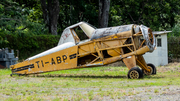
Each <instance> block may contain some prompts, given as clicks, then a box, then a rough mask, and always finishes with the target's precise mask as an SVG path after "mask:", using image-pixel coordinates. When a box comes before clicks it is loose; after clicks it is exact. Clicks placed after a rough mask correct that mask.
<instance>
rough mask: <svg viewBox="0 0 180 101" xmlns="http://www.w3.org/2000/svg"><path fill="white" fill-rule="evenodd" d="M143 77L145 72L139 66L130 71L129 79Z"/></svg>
mask: <svg viewBox="0 0 180 101" xmlns="http://www.w3.org/2000/svg"><path fill="white" fill-rule="evenodd" d="M142 77H143V72H142V70H141V69H139V67H133V68H131V69H130V70H129V71H128V78H129V79H140V78H142Z"/></svg>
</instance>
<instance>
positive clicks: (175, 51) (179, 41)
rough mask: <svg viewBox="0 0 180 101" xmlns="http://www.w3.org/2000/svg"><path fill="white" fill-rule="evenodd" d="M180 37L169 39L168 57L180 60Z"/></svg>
mask: <svg viewBox="0 0 180 101" xmlns="http://www.w3.org/2000/svg"><path fill="white" fill-rule="evenodd" d="M179 53H180V37H175V36H170V37H168V55H169V57H170V58H180V55H179Z"/></svg>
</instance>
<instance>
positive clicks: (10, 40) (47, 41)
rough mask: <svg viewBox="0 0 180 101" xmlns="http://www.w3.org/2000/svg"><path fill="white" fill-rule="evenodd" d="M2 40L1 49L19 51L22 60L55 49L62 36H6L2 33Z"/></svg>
mask: <svg viewBox="0 0 180 101" xmlns="http://www.w3.org/2000/svg"><path fill="white" fill-rule="evenodd" d="M0 36H1V38H2V39H6V41H1V42H0V48H6V47H8V48H9V49H14V50H19V53H20V54H19V58H20V60H22V59H26V58H28V57H30V56H33V55H35V54H38V53H40V52H42V51H45V50H47V49H50V48H52V47H55V46H56V45H57V43H58V41H59V38H60V36H53V35H29V34H24V33H22V34H11V35H10V34H4V33H0Z"/></svg>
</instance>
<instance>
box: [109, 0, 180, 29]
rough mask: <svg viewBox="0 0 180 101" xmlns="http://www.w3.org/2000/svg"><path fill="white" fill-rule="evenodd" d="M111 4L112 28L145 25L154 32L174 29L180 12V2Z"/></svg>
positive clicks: (124, 1)
mask: <svg viewBox="0 0 180 101" xmlns="http://www.w3.org/2000/svg"><path fill="white" fill-rule="evenodd" d="M111 4H112V6H111V11H110V15H111V16H110V26H116V25H117V24H118V25H122V24H144V25H146V26H148V27H150V28H151V29H153V30H168V29H170V28H171V27H173V26H174V24H175V20H174V18H175V16H176V15H177V14H178V13H179V10H180V6H179V5H180V2H179V0H156V1H154V0H138V1H137V0H129V1H127V0H113V1H112V2H111ZM117 19H118V20H119V21H118V20H117ZM115 22H117V23H115Z"/></svg>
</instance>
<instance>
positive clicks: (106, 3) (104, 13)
mask: <svg viewBox="0 0 180 101" xmlns="http://www.w3.org/2000/svg"><path fill="white" fill-rule="evenodd" d="M109 8H110V0H99V18H98V21H99V22H98V24H99V27H100V28H103V27H107V26H108V19H109Z"/></svg>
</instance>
